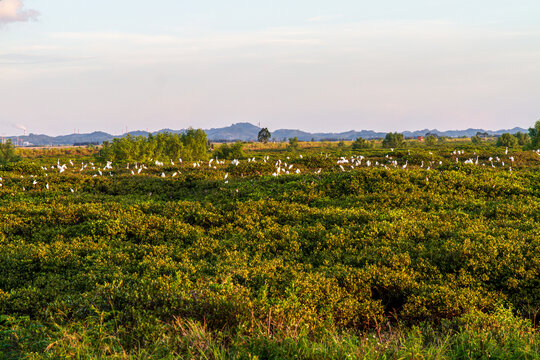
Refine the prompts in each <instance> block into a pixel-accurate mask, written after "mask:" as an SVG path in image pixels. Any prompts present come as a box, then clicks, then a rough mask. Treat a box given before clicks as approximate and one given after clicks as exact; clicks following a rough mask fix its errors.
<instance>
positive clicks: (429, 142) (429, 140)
mask: <svg viewBox="0 0 540 360" xmlns="http://www.w3.org/2000/svg"><path fill="white" fill-rule="evenodd" d="M438 140H439V139H438V138H436V137H435V136H433V135H428V136H426V138H425V139H424V142H425V144H426V146H434V145H435V144H437V141H438Z"/></svg>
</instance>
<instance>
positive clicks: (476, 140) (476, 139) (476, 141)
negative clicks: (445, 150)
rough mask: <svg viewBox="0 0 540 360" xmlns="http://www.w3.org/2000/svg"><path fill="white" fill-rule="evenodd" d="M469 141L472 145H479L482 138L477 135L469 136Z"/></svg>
mask: <svg viewBox="0 0 540 360" xmlns="http://www.w3.org/2000/svg"><path fill="white" fill-rule="evenodd" d="M471 141H472V143H473V144H474V145H480V144H481V143H482V138H481V137H480V136H478V135H474V136H471Z"/></svg>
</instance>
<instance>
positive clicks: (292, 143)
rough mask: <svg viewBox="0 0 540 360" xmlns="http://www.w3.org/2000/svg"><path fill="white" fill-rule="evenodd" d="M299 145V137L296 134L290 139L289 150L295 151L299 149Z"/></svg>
mask: <svg viewBox="0 0 540 360" xmlns="http://www.w3.org/2000/svg"><path fill="white" fill-rule="evenodd" d="M298 147H299V142H298V138H297V137H296V136H295V137H293V138H290V139H289V150H290V151H295V150H298Z"/></svg>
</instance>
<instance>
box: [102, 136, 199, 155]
mask: <svg viewBox="0 0 540 360" xmlns="http://www.w3.org/2000/svg"><path fill="white" fill-rule="evenodd" d="M207 153H208V140H207V138H206V133H205V132H204V131H203V130H201V129H198V130H194V129H189V130H188V131H186V132H185V133H182V134H172V133H160V134H157V135H152V134H149V135H148V137H144V136H138V137H133V136H131V135H127V136H125V137H122V138H115V139H113V141H112V142H108V141H105V142H104V143H103V146H102V148H101V150H100V152H99V156H98V160H100V161H114V162H135V161H139V162H144V161H151V160H161V161H169V160H174V161H177V160H178V159H180V158H181V159H183V160H193V159H206V158H208V155H207Z"/></svg>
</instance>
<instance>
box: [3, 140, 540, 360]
mask: <svg viewBox="0 0 540 360" xmlns="http://www.w3.org/2000/svg"><path fill="white" fill-rule="evenodd" d="M336 144H337V143H334V144H330V143H328V144H321V143H312V146H309V145H308V144H302V143H301V146H300V147H299V149H298V150H295V151H290V149H288V148H287V147H286V145H283V144H267V145H260V144H249V145H246V147H245V148H244V151H245V152H246V156H245V158H243V159H239V160H238V161H236V160H231V159H229V160H219V161H215V160H214V161H212V162H209V161H208V160H204V161H197V160H194V159H191V160H189V161H187V160H185V159H184V161H182V162H180V161H179V159H172V160H169V159H167V160H161V161H158V162H157V163H156V161H154V160H153V161H146V162H144V163H133V162H131V163H125V162H113V163H106V162H99V160H97V159H96V157H95V155H96V154H95V151H96V150H92V149H84V148H77V149H69V148H67V149H50V150H47V149H41V150H40V149H27V150H23V151H24V152H23V153H22V156H23V160H22V161H20V162H18V163H13V164H8V165H4V166H1V167H0V178H1V181H0V184H1V185H2V186H1V187H0V274H1V276H0V359H2V358H6V359H11V358H13V359H14V358H25V357H26V358H33V359H40V358H64V357H69V358H85V359H86V358H106V357H111V358H178V357H179V358H186V359H191V358H197V359H199V358H200V359H228V358H237V359H287V358H302V359H343V358H360V359H361V358H366V359H418V358H426V359H428V358H429V359H432V358H433V359H444V358H457V359H467V358H488V357H490V358H499V359H509V358H519V359H535V358H539V357H540V335H539V334H538V332H537V330H536V326H537V325H538V322H539V318H538V316H539V315H540V314H539V312H540V258H539V256H538V255H539V254H540V153H539V152H536V151H530V150H529V151H522V150H521V149H510V150H508V151H506V149H505V148H496V147H491V146H479V147H474V146H473V145H471V144H470V142H469V143H463V144H462V143H459V142H456V143H450V144H446V145H444V146H435V147H433V148H426V147H415V148H411V149H392V150H390V149H381V148H375V149H365V150H356V151H353V150H351V148H350V143H344V144H342V145H340V146H337V145H336Z"/></svg>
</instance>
